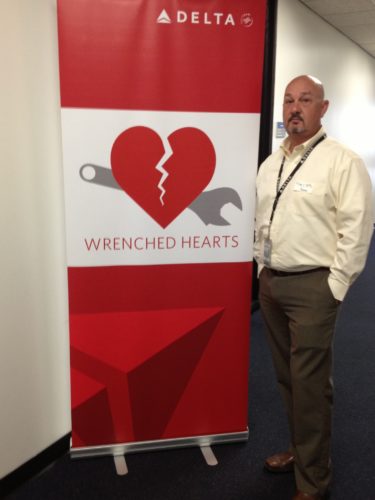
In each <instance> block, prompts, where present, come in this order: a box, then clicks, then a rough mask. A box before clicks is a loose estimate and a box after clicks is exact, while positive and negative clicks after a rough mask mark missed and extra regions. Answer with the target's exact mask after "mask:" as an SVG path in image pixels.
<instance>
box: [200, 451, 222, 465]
mask: <svg viewBox="0 0 375 500" xmlns="http://www.w3.org/2000/svg"><path fill="white" fill-rule="evenodd" d="M200 449H201V452H202V455H203V457H204V459H205V460H206V463H207V465H210V466H214V465H217V464H218V463H219V462H218V461H217V458H216V457H215V454H214V452H213V451H212V448H211V446H200Z"/></svg>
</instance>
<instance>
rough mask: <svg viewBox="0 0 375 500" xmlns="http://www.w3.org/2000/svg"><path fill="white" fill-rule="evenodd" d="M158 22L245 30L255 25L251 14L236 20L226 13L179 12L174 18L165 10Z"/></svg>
mask: <svg viewBox="0 0 375 500" xmlns="http://www.w3.org/2000/svg"><path fill="white" fill-rule="evenodd" d="M156 22H157V23H158V24H172V23H177V24H203V25H211V26H237V25H241V26H243V27H244V28H250V27H251V26H252V25H253V23H254V18H253V16H252V15H251V14H250V12H246V13H244V14H242V15H240V16H239V18H238V19H236V16H235V15H234V14H232V13H224V12H201V11H192V12H187V11H185V10H178V11H177V12H176V14H175V15H174V16H171V15H170V14H168V12H167V11H166V9H163V10H162V11H161V13H160V14H159V16H158V18H157V20H156Z"/></svg>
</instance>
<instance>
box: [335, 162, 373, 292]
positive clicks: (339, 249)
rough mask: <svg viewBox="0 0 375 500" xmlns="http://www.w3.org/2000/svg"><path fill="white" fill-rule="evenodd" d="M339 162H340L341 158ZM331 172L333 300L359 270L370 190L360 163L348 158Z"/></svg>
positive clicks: (368, 226)
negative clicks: (334, 233)
mask: <svg viewBox="0 0 375 500" xmlns="http://www.w3.org/2000/svg"><path fill="white" fill-rule="evenodd" d="M341 160H344V159H343V158H342V159H341ZM345 160H346V161H343V163H344V164H345V166H344V167H340V168H337V169H335V177H334V180H333V184H334V188H335V191H336V203H337V205H336V206H337V212H336V227H337V246H336V252H335V256H334V260H333V263H332V266H331V269H330V271H331V272H330V276H329V278H328V283H329V286H330V288H331V291H332V293H333V296H334V297H335V298H336V299H337V300H340V301H341V300H343V298H344V297H345V294H346V292H347V291H348V289H349V287H350V285H351V284H352V283H353V282H354V280H355V279H356V278H357V277H358V275H359V274H360V273H361V271H362V270H363V268H364V266H365V263H366V258H367V253H368V249H369V246H370V242H371V237H372V233H373V209H372V187H371V180H370V176H369V174H368V172H367V169H366V167H365V165H364V163H363V161H362V160H361V159H360V158H359V157H357V156H350V158H349V159H348V158H346V159H345Z"/></svg>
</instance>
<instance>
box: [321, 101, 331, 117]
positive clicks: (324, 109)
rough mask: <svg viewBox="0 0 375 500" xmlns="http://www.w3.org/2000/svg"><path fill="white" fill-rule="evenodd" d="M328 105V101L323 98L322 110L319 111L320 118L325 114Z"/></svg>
mask: <svg viewBox="0 0 375 500" xmlns="http://www.w3.org/2000/svg"><path fill="white" fill-rule="evenodd" d="M328 106H329V101H328V100H327V99H324V101H323V104H322V111H321V113H320V117H321V118H323V116H324V115H325V114H326V111H327V109H328Z"/></svg>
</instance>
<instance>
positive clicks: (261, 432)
mask: <svg viewBox="0 0 375 500" xmlns="http://www.w3.org/2000/svg"><path fill="white" fill-rule="evenodd" d="M374 297H375V241H373V244H372V247H371V250H370V255H369V259H368V262H367V266H366V269H365V271H364V272H363V273H362V275H361V276H360V278H359V279H358V280H357V282H356V283H355V284H354V285H353V287H352V289H351V290H350V292H349V294H348V296H347V298H346V299H345V301H344V304H343V306H342V310H341V314H340V318H339V322H338V327H337V332H336V337H335V365H334V381H335V410H334V438H333V452H332V457H333V465H334V484H333V490H332V495H331V500H374V499H375V389H374V381H375V326H374V324H375V300H374ZM250 357H251V367H250V374H249V390H250V398H249V431H250V436H249V440H248V442H247V443H242V444H228V445H217V446H214V447H213V449H214V452H215V455H216V457H217V458H218V461H219V464H218V465H217V466H215V467H209V466H207V465H206V463H205V461H204V459H203V457H202V455H201V453H200V451H199V450H198V449H195V448H188V449H183V450H172V451H159V452H153V453H143V454H134V455H128V456H127V457H126V461H127V464H128V468H129V474H128V475H127V476H122V477H120V476H117V475H116V473H115V469H114V465H113V460H112V459H111V458H109V457H105V458H100V459H87V460H86V459H85V460H75V461H72V460H71V459H70V458H69V456H68V455H66V456H64V457H62V458H61V459H59V460H58V461H56V462H55V463H54V464H53V465H51V466H50V467H49V468H48V469H47V470H45V471H44V472H43V473H41V474H39V475H38V476H37V477H34V478H33V479H32V480H30V481H28V482H27V483H25V484H23V485H21V486H19V487H18V488H17V490H15V491H13V492H12V493H11V494H10V495H8V497H7V498H9V499H12V500H34V499H35V500H49V499H50V500H75V499H90V500H96V499H128V500H211V499H212V500H245V499H246V500H282V499H291V497H292V495H293V493H294V490H295V486H294V480H293V475H290V474H283V475H274V474H269V473H267V472H265V471H264V470H263V461H264V459H265V457H267V456H268V455H270V454H272V453H274V452H277V451H280V450H282V449H284V448H285V447H286V446H287V444H288V434H287V424H286V418H285V415H284V412H283V409H282V406H281V400H280V397H279V394H278V390H277V387H276V382H275V378H274V375H273V368H272V365H271V359H270V355H269V352H268V348H267V346H266V343H265V338H264V335H263V323H262V320H261V317H260V313H259V311H256V312H255V313H253V316H252V335H251V352H250Z"/></svg>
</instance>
